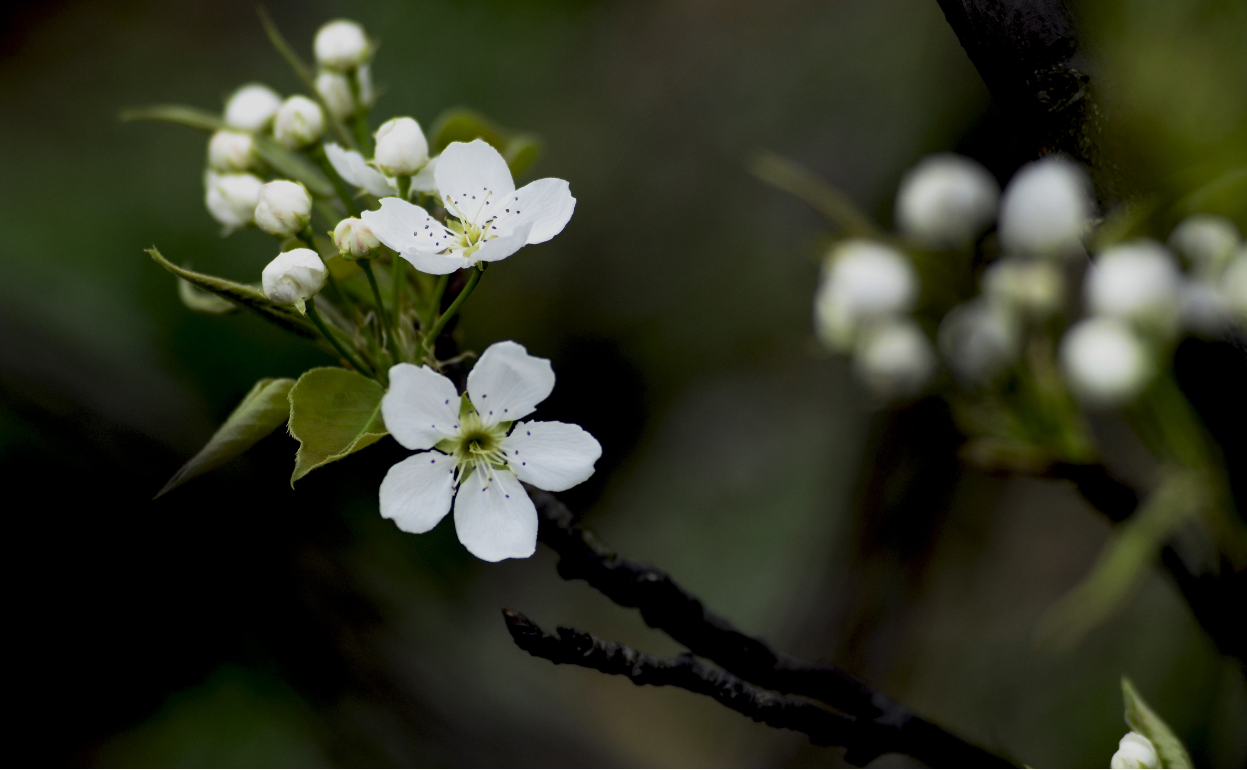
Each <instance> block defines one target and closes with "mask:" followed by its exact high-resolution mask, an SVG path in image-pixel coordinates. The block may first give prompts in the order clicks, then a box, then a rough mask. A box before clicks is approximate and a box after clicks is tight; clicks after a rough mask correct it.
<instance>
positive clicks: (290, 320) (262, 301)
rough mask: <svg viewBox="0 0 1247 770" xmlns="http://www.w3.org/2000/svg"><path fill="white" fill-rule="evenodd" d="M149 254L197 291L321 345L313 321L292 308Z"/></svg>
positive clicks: (250, 289) (241, 285) (242, 286)
mask: <svg viewBox="0 0 1247 770" xmlns="http://www.w3.org/2000/svg"><path fill="white" fill-rule="evenodd" d="M147 253H148V254H150V255H151V256H152V259H154V260H156V262H157V263H159V264H160V266H161V267H163V268H164V269H165V270H168V271H169V272H170V273H173V274H174V275H176V276H177V277H179V278H182V279H185V280H187V281H189V282H190V283H192V284H194V285H195V286H197V287H198V288H200V289H204V290H205V291H209V292H211V293H213V294H215V295H217V296H218V297H223V298H224V299H227V300H229V301H230V302H234V303H237V304H239V305H242V306H244V307H247V308H250V309H251V310H254V311H255V312H257V313H259V314H260V315H261V316H263V317H264V318H265V319H266V320H268V321H272V322H273V323H275V324H277V325H278V326H280V327H281V328H283V329H285V330H286V331H289V332H294V333H295V334H297V335H299V336H300V337H305V338H307V339H311V340H316V341H318V342H320V341H321V336H320V332H318V331H317V330H316V327H315V326H314V325H313V324H312V322H311V321H309V320H307V319H306V318H305V317H303V316H302V315H299V313H298V312H297V311H295V310H294V309H293V308H289V307H286V306H285V305H278V304H277V303H276V302H273V301H272V300H270V299H269V298H268V297H266V296H264V293H263V292H261V291H260V290H259V289H257V288H256V287H254V286H248V285H247V284H244V283H235V282H234V281H227V280H225V279H224V278H217V277H216V276H214V275H205V274H204V273H196V272H194V271H193V270H187V269H186V268H183V267H178V266H177V265H175V264H173V263H172V262H170V261H169V260H167V259H165V258H164V256H163V255H162V254H161V253H160V251H159V250H157V249H156V247H155V246H153V247H151V248H150V249H147Z"/></svg>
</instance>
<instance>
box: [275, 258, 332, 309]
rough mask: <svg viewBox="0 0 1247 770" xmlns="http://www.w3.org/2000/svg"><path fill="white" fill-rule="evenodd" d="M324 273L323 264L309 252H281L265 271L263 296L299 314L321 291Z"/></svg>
mask: <svg viewBox="0 0 1247 770" xmlns="http://www.w3.org/2000/svg"><path fill="white" fill-rule="evenodd" d="M325 273H326V271H325V263H324V262H323V261H322V260H321V258H320V255H319V254H317V253H316V252H314V251H312V250H311V249H293V250H291V251H285V252H282V253H281V254H278V255H277V258H276V259H274V260H273V261H272V262H269V263H268V265H267V266H266V267H265V268H264V275H263V277H262V281H261V282H262V283H263V286H264V296H266V297H268V298H269V299H271V300H272V301H274V302H276V303H278V304H279V305H294V306H296V307H298V308H299V309H300V310H301V309H302V307H303V303H304V302H305V301H307V300H309V299H311V298H312V297H314V296H316V293H317V292H319V291H320V290H321V288H323V287H324V285H325Z"/></svg>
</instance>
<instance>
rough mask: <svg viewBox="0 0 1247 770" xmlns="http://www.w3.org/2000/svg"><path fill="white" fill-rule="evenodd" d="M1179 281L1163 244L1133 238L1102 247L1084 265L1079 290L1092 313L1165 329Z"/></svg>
mask: <svg viewBox="0 0 1247 770" xmlns="http://www.w3.org/2000/svg"><path fill="white" fill-rule="evenodd" d="M1181 282H1182V274H1181V273H1180V272H1179V271H1178V267H1177V265H1176V264H1175V262H1174V259H1173V256H1172V255H1171V254H1170V253H1169V251H1168V250H1167V249H1165V247H1164V246H1161V245H1160V244H1159V243H1157V242H1155V241H1150V240H1137V241H1131V242H1129V243H1123V244H1120V245H1117V246H1112V247H1110V248H1108V249H1105V250H1104V252H1103V253H1101V254H1100V255H1099V256H1098V257H1097V258H1096V260H1095V262H1094V263H1093V264H1092V266H1091V267H1090V268H1088V270H1087V276H1086V278H1085V283H1084V284H1083V290H1084V293H1085V296H1086V300H1087V305H1088V307H1089V308H1090V309H1091V312H1093V313H1097V314H1100V315H1110V316H1115V317H1117V318H1122V319H1125V320H1128V321H1135V322H1139V323H1142V324H1144V325H1147V326H1152V327H1157V328H1160V329H1162V330H1165V329H1168V328H1170V327H1171V326H1172V324H1173V322H1174V321H1175V320H1176V318H1177V314H1178V310H1179V307H1180V302H1181V300H1180V297H1179V291H1180V290H1181Z"/></svg>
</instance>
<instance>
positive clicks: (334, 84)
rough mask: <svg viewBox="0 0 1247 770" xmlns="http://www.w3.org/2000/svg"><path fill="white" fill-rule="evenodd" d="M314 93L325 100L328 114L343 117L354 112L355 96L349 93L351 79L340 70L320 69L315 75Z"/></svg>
mask: <svg viewBox="0 0 1247 770" xmlns="http://www.w3.org/2000/svg"><path fill="white" fill-rule="evenodd" d="M316 93H318V94H320V98H322V99H324V100H325V104H326V106H328V107H329V112H330V114H332V115H333V116H334V117H335V118H339V119H341V118H345V117H347V116H349V115H351V114H352V113H354V112H355V97H354V96H352V95H351V81H349V80H347V79H346V75H343V74H342V73H340V72H334V71H333V70H321V72H320V74H319V75H317V76H316Z"/></svg>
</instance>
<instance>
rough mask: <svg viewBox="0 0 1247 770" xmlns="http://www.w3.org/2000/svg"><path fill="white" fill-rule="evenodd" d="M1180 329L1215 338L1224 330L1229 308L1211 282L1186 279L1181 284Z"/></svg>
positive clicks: (1227, 321) (1227, 322)
mask: <svg viewBox="0 0 1247 770" xmlns="http://www.w3.org/2000/svg"><path fill="white" fill-rule="evenodd" d="M1181 303H1182V311H1181V314H1180V315H1181V318H1182V328H1183V329H1186V330H1188V331H1192V332H1195V333H1197V334H1202V335H1204V336H1205V337H1216V336H1218V335H1220V334H1221V333H1222V332H1224V331H1225V330H1226V326H1227V325H1228V324H1229V320H1230V306H1229V303H1228V302H1226V299H1225V297H1224V296H1223V295H1222V294H1221V292H1220V291H1219V290H1218V288H1217V285H1216V284H1215V283H1213V282H1212V281H1209V280H1206V279H1203V278H1188V279H1186V280H1184V281H1183V282H1182V290H1181Z"/></svg>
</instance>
